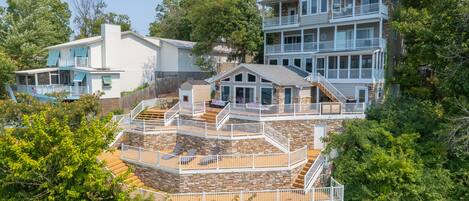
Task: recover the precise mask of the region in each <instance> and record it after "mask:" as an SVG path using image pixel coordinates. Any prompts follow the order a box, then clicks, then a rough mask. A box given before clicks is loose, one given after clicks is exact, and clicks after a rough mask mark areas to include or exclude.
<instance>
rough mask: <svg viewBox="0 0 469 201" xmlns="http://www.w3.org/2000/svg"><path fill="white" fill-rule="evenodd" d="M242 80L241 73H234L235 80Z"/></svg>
mask: <svg viewBox="0 0 469 201" xmlns="http://www.w3.org/2000/svg"><path fill="white" fill-rule="evenodd" d="M242 81H243V74H242V73H240V74H237V75H235V82H242Z"/></svg>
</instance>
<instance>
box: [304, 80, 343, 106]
mask: <svg viewBox="0 0 469 201" xmlns="http://www.w3.org/2000/svg"><path fill="white" fill-rule="evenodd" d="M306 80H308V81H309V82H311V83H312V84H313V86H315V87H318V88H319V90H321V92H322V93H324V94H325V95H326V96H327V97H329V98H330V99H331V101H333V102H342V103H345V102H347V97H345V96H344V94H342V92H340V91H339V90H338V89H337V88H336V87H334V85H333V84H332V83H331V82H329V80H327V79H326V78H325V77H324V76H322V75H321V74H317V75H313V74H311V75H310V76H308V77H306Z"/></svg>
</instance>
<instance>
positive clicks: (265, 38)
mask: <svg viewBox="0 0 469 201" xmlns="http://www.w3.org/2000/svg"><path fill="white" fill-rule="evenodd" d="M266 50H267V33H265V32H264V64H267V63H266V61H265V58H266V57H265V53H267V51H266Z"/></svg>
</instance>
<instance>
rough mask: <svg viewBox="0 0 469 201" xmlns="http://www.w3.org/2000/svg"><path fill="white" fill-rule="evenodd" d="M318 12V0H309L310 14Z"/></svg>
mask: <svg viewBox="0 0 469 201" xmlns="http://www.w3.org/2000/svg"><path fill="white" fill-rule="evenodd" d="M316 13H318V0H311V14H316Z"/></svg>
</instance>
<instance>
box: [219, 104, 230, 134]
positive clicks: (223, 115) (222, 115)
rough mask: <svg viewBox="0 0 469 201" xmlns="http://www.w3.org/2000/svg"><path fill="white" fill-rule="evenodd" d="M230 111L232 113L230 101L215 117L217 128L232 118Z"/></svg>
mask: <svg viewBox="0 0 469 201" xmlns="http://www.w3.org/2000/svg"><path fill="white" fill-rule="evenodd" d="M230 113H231V105H230V103H228V104H226V105H225V107H224V108H223V109H222V110H221V111H220V112H219V113H218V114H217V116H216V117H215V122H216V125H217V129H220V127H221V126H222V125H223V124H224V123H225V122H226V120H228V119H229V118H230Z"/></svg>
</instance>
